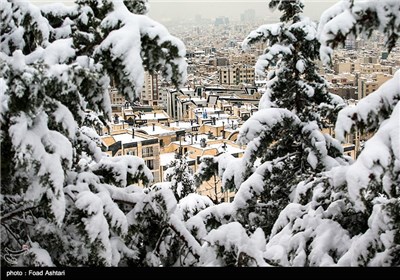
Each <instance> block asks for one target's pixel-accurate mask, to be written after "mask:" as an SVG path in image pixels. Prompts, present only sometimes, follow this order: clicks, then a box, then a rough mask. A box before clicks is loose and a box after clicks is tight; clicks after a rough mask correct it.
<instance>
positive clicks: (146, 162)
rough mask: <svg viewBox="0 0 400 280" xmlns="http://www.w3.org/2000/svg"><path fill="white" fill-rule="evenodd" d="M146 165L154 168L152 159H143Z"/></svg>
mask: <svg viewBox="0 0 400 280" xmlns="http://www.w3.org/2000/svg"><path fill="white" fill-rule="evenodd" d="M144 162H145V164H146V166H147V167H148V168H149V169H150V170H153V169H154V160H152V159H150V160H145V161H144Z"/></svg>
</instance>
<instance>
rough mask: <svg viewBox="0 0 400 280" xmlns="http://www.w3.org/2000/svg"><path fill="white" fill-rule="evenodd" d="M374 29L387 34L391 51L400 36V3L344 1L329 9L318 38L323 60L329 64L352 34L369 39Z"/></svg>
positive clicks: (324, 16)
mask: <svg viewBox="0 0 400 280" xmlns="http://www.w3.org/2000/svg"><path fill="white" fill-rule="evenodd" d="M393 11H397V12H393ZM374 30H378V31H379V32H381V33H382V34H384V35H385V37H386V38H385V43H386V45H387V47H388V49H389V51H390V50H391V49H392V48H393V47H394V46H395V44H396V41H397V40H398V38H399V36H400V2H399V1H398V0H380V1H354V2H353V1H349V0H342V1H341V2H339V3H337V4H336V5H334V6H332V7H331V8H330V9H328V10H326V11H325V12H324V13H323V14H322V16H321V19H320V24H319V27H318V35H317V37H318V39H319V41H320V42H321V47H320V55H321V59H322V61H323V62H324V63H326V64H328V63H329V62H330V60H331V55H332V52H333V49H334V48H335V47H337V46H338V45H340V44H344V42H345V40H346V39H347V38H348V36H349V35H350V34H353V35H355V36H357V35H361V34H366V35H368V36H369V35H371V33H372V32H373V31H374Z"/></svg>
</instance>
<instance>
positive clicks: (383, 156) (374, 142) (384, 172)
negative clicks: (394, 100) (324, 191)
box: [346, 104, 400, 210]
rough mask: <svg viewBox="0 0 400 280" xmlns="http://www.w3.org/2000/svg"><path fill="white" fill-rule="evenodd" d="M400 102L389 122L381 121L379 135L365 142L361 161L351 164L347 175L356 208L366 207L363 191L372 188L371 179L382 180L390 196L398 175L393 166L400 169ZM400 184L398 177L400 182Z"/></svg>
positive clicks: (381, 182)
mask: <svg viewBox="0 0 400 280" xmlns="http://www.w3.org/2000/svg"><path fill="white" fill-rule="evenodd" d="M399 119H400V105H399V104H397V105H396V107H395V108H394V110H393V113H392V115H391V117H390V119H388V120H387V121H385V122H383V123H382V124H381V127H380V128H379V130H378V131H377V132H376V133H375V135H374V136H373V137H372V138H371V139H369V140H368V141H367V142H366V143H365V147H364V150H363V151H362V152H361V154H360V156H359V157H358V158H357V161H356V162H355V163H354V164H352V165H351V166H350V167H349V170H348V172H347V175H346V179H347V182H348V189H349V194H350V197H351V198H352V199H353V200H354V202H355V206H356V209H360V210H364V208H365V206H364V203H363V199H362V193H363V192H362V190H368V187H369V184H370V182H371V180H374V181H377V182H380V184H382V186H383V190H382V191H384V192H385V193H386V195H388V196H389V197H390V196H391V193H392V189H391V188H392V187H393V184H394V182H393V180H396V179H395V175H394V174H393V175H392V174H390V170H391V168H390V166H391V165H392V164H394V170H396V169H397V170H399V169H400V123H399ZM398 183H400V182H399V180H398V177H397V184H398Z"/></svg>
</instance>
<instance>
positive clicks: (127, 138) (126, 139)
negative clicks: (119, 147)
mask: <svg viewBox="0 0 400 280" xmlns="http://www.w3.org/2000/svg"><path fill="white" fill-rule="evenodd" d="M112 136H113V137H114V139H115V141H117V142H118V141H121V143H122V144H127V143H132V142H141V141H144V140H146V139H145V138H142V137H139V136H135V138H132V134H129V133H124V134H116V135H112Z"/></svg>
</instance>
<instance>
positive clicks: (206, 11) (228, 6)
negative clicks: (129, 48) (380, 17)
mask: <svg viewBox="0 0 400 280" xmlns="http://www.w3.org/2000/svg"><path fill="white" fill-rule="evenodd" d="M336 2H339V1H338V0H319V1H305V14H306V15H307V16H309V17H311V18H312V19H314V20H319V18H320V15H321V13H322V12H323V11H324V10H326V9H327V8H329V7H330V6H332V5H333V4H335V3H336ZM149 3H150V14H149V15H150V16H151V17H152V18H154V19H155V20H158V21H160V22H163V21H165V20H168V21H169V20H173V19H185V18H186V19H189V18H190V19H193V18H194V17H195V16H196V15H200V16H201V17H202V18H205V19H213V18H216V17H219V16H225V17H229V18H230V19H231V20H239V19H240V15H241V14H242V13H243V12H244V11H245V10H248V9H253V10H255V11H256V17H257V18H265V17H271V16H273V17H275V18H278V17H279V14H278V13H271V11H270V10H269V8H268V3H269V1H260V0H259V1H246V0H242V1H232V0H226V1H223V0H219V1H190V0H189V1H178V0H175V1H169V0H153V1H152V0H150V1H149Z"/></svg>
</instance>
